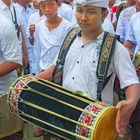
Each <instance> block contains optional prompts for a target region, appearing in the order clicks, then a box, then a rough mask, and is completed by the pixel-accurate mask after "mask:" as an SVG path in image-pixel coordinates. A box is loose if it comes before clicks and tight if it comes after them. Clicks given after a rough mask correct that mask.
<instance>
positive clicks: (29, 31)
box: [26, 0, 46, 73]
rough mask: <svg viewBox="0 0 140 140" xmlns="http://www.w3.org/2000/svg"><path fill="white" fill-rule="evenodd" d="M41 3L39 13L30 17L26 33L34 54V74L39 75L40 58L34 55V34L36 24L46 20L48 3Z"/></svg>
mask: <svg viewBox="0 0 140 140" xmlns="http://www.w3.org/2000/svg"><path fill="white" fill-rule="evenodd" d="M38 2H39V11H37V12H35V13H34V14H32V15H31V16H30V17H29V22H28V28H27V32H26V36H27V38H28V39H29V41H30V44H31V46H32V48H33V50H32V51H33V52H32V53H33V54H34V60H33V61H34V63H32V73H37V72H38V71H39V68H38V67H37V64H36V63H37V62H38V58H37V56H36V55H35V53H34V32H35V30H36V29H35V28H36V24H37V23H38V22H40V21H41V20H43V19H46V16H45V15H44V13H45V6H46V2H45V0H40V1H38Z"/></svg>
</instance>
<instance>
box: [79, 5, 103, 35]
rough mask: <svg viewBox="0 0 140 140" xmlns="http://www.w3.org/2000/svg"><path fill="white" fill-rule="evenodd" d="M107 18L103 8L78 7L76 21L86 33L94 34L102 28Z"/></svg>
mask: <svg viewBox="0 0 140 140" xmlns="http://www.w3.org/2000/svg"><path fill="white" fill-rule="evenodd" d="M104 18H105V16H104V15H103V13H102V11H101V8H99V7H95V6H81V5H77V6H76V19H77V23H78V24H79V26H80V28H81V30H82V31H84V32H94V31H97V30H98V29H100V28H101V27H102V21H104Z"/></svg>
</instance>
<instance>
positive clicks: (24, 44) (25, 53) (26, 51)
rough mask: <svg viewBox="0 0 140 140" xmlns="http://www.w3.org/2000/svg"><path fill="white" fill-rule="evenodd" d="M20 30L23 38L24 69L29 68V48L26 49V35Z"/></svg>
mask: <svg viewBox="0 0 140 140" xmlns="http://www.w3.org/2000/svg"><path fill="white" fill-rule="evenodd" d="M20 30H21V36H22V52H23V60H22V61H23V66H24V67H27V66H28V50H27V47H26V43H25V38H24V35H23V31H22V29H21V27H20Z"/></svg>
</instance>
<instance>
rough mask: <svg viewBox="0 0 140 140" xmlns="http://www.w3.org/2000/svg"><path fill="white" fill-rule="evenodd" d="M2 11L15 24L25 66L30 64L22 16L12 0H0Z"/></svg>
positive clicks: (0, 9)
mask: <svg viewBox="0 0 140 140" xmlns="http://www.w3.org/2000/svg"><path fill="white" fill-rule="evenodd" d="M0 12H1V13H2V14H3V15H4V16H5V17H7V18H8V19H9V20H10V22H12V24H14V26H15V30H16V32H17V37H18V40H19V47H20V49H21V53H22V54H23V55H22V57H23V66H25V67H26V65H27V64H28V54H27V48H26V45H25V40H24V36H23V33H22V29H21V26H20V25H21V22H20V17H19V16H18V14H17V11H16V9H15V6H14V3H13V2H12V1H11V0H1V1H0Z"/></svg>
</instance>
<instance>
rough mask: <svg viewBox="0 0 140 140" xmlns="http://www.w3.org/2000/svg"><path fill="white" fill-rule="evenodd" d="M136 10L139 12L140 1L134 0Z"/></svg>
mask: <svg viewBox="0 0 140 140" xmlns="http://www.w3.org/2000/svg"><path fill="white" fill-rule="evenodd" d="M136 9H137V11H140V0H136Z"/></svg>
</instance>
